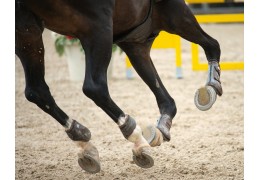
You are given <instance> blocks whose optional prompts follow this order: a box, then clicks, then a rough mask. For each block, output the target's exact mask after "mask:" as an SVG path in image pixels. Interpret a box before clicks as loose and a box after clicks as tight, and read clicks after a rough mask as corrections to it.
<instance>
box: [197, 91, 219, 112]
mask: <svg viewBox="0 0 260 180" xmlns="http://www.w3.org/2000/svg"><path fill="white" fill-rule="evenodd" d="M216 99H217V93H216V91H215V90H214V89H213V87H211V86H206V87H202V88H200V89H198V90H197V91H196V93H195V97H194V103H195V105H196V107H197V108H198V109H199V110H201V111H206V110H209V109H210V108H211V107H212V105H213V104H214V103H215V101H216Z"/></svg>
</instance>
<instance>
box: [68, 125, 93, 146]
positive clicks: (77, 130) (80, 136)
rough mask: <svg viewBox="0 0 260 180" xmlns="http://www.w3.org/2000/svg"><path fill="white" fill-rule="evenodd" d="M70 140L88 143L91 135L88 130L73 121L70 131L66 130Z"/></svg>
mask: <svg viewBox="0 0 260 180" xmlns="http://www.w3.org/2000/svg"><path fill="white" fill-rule="evenodd" d="M65 132H66V133H67V134H68V136H69V138H70V139H71V140H73V141H84V142H88V141H89V140H90V138H91V133H90V131H89V129H88V128H86V127H85V126H83V125H82V124H80V123H78V122H77V121H75V120H73V122H72V123H71V126H70V128H69V129H68V130H65Z"/></svg>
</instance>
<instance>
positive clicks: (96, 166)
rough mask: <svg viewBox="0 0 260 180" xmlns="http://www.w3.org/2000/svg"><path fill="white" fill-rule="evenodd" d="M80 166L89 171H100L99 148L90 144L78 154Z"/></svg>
mask: <svg viewBox="0 0 260 180" xmlns="http://www.w3.org/2000/svg"><path fill="white" fill-rule="evenodd" d="M78 163H79V166H80V167H81V168H82V169H83V170H85V171H86V172H88V173H92V174H94V173H98V172H100V170H101V166H100V161H99V154H98V151H97V149H96V148H95V147H94V146H92V145H90V146H88V147H86V148H85V149H84V150H83V152H81V153H79V154H78Z"/></svg>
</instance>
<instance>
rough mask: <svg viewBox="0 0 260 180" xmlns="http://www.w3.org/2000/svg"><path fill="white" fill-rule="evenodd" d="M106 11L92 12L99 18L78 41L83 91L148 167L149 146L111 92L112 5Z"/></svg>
mask: <svg viewBox="0 0 260 180" xmlns="http://www.w3.org/2000/svg"><path fill="white" fill-rule="evenodd" d="M104 9H108V11H107V13H106V14H105V13H104V14H102V13H98V12H92V13H93V14H95V13H97V16H96V17H99V19H98V20H96V21H93V22H92V23H90V24H92V25H93V27H91V28H89V31H87V32H86V34H84V35H83V36H82V37H80V38H79V39H80V40H81V44H82V46H83V49H84V51H85V55H86V72H85V80H84V84H83V92H84V94H85V95H86V96H87V97H89V98H90V99H92V100H93V101H94V102H95V104H96V105H97V106H99V107H100V108H101V109H102V110H103V111H104V112H106V113H107V115H108V116H110V117H111V118H112V119H113V120H114V122H115V123H117V125H118V126H119V128H120V130H121V132H122V134H123V136H124V137H125V138H126V139H127V140H128V141H130V142H133V143H134V147H133V154H134V157H133V158H134V161H135V162H136V164H137V165H138V166H140V167H142V168H149V167H152V166H153V164H154V162H153V159H152V157H151V156H150V152H149V148H150V146H149V144H148V143H147V141H146V140H145V138H144V137H143V136H142V131H141V129H140V127H139V126H138V125H137V124H136V121H135V120H134V119H133V118H132V117H130V116H129V115H127V114H125V113H124V112H123V111H122V110H121V109H120V108H119V107H118V106H117V105H116V104H115V102H114V101H113V100H112V99H111V97H110V94H109V91H108V86H107V68H108V65H109V61H110V58H111V53H112V44H113V32H112V29H113V28H112V12H110V10H109V6H106V7H104ZM111 9H112V8H111ZM109 15H110V16H109Z"/></svg>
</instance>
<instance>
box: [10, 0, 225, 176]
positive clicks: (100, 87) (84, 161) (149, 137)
mask: <svg viewBox="0 0 260 180" xmlns="http://www.w3.org/2000/svg"><path fill="white" fill-rule="evenodd" d="M44 28H48V29H50V30H52V31H55V32H57V33H60V34H64V35H70V36H74V37H77V38H78V39H79V40H80V42H81V44H82V46H83V49H84V51H85V57H86V71H85V79H84V84H83V88H82V89H83V92H84V94H85V95H86V96H87V97H89V98H90V99H92V100H93V101H94V102H95V103H96V105H97V106H99V107H100V108H102V109H103V110H104V111H105V112H106V113H107V114H108V116H110V117H111V118H112V119H113V120H114V122H115V123H117V124H118V126H119V128H120V130H121V132H122V134H123V135H124V137H125V138H126V139H127V140H129V141H131V142H133V143H134V148H133V159H134V161H135V163H136V164H137V165H138V166H140V167H143V168H149V167H151V166H153V164H154V162H153V158H152V156H151V152H150V151H149V150H150V147H151V146H159V145H160V144H161V143H162V142H163V141H170V139H171V137H170V128H171V125H172V119H173V118H174V116H175V114H176V112H177V109H176V105H175V102H174V100H173V98H172V97H171V96H170V95H169V93H168V92H167V90H166V89H165V87H164V85H163V84H162V82H161V80H160V77H159V75H158V74H157V72H156V69H155V67H154V65H153V63H152V60H151V58H150V50H151V46H152V43H153V41H154V39H155V38H156V36H157V35H158V34H159V32H160V31H161V30H164V31H167V32H169V33H172V34H177V35H179V36H181V37H182V38H184V39H186V40H188V41H191V42H194V43H196V44H199V45H200V46H201V47H202V48H203V49H204V51H205V54H206V57H207V60H208V64H209V70H208V72H209V74H208V79H207V81H206V86H205V87H204V88H201V89H199V90H198V91H197V92H196V95H195V104H196V105H197V107H198V108H199V109H201V110H207V109H209V108H210V107H211V106H212V104H213V103H214V102H215V100H216V94H218V95H219V96H221V95H222V87H221V83H220V67H219V60H220V46H219V43H218V42H217V41H216V40H215V39H213V38H212V37H210V36H209V35H208V34H207V33H205V32H204V31H203V30H202V28H201V27H200V26H199V24H198V22H197V21H196V19H195V17H194V15H193V14H192V12H191V10H190V9H189V8H188V6H187V5H186V3H185V2H184V0H99V1H93V0H41V1H40V0H15V38H16V39H15V41H16V42H15V52H16V54H17V56H18V57H19V58H20V60H21V63H22V65H23V68H24V73H25V79H26V87H25V97H26V98H27V99H28V100H29V101H31V102H33V103H35V104H36V105H37V106H38V107H40V108H41V109H42V110H43V111H45V112H46V113H48V114H49V115H51V116H52V117H53V118H54V119H56V120H57V121H58V122H59V123H60V124H61V125H62V126H63V127H64V128H65V131H66V133H67V135H68V136H69V138H70V139H72V140H73V141H76V142H77V144H78V145H80V146H81V147H82V152H81V153H79V159H78V162H79V165H80V166H81V168H83V169H84V170H86V171H88V172H90V173H96V172H99V171H100V162H99V155H98V151H97V149H96V148H95V146H94V145H92V144H91V143H90V139H91V133H90V131H89V129H88V128H86V127H85V126H83V125H82V124H80V123H78V122H77V121H76V120H72V119H71V118H70V117H69V116H68V115H67V114H66V113H65V112H63V111H62V110H61V109H60V108H59V106H58V105H57V104H56V103H55V100H54V98H53V97H52V95H51V92H50V91H49V87H48V85H47V84H46V82H45V79H44V75H45V71H44V45H43V41H42V32H43V30H44ZM113 43H115V44H117V45H118V46H119V47H121V48H122V49H123V50H124V52H125V53H126V54H127V55H128V57H129V58H130V61H131V63H132V65H133V67H134V68H135V70H136V71H137V73H138V74H139V75H140V77H141V78H142V79H143V81H144V82H145V83H146V84H147V85H148V86H149V88H150V89H151V91H152V92H153V93H154V95H155V98H156V100H157V104H158V107H159V111H160V114H161V116H160V119H159V120H158V122H157V125H156V127H153V126H149V127H147V128H146V129H143V130H141V129H140V127H139V126H138V125H137V124H136V122H135V120H134V119H133V118H132V117H131V116H129V115H127V114H125V113H124V111H123V110H121V109H120V108H119V107H118V106H117V105H116V103H115V102H114V101H113V100H112V99H111V97H110V95H109V91H108V86H107V68H108V64H109V62H110V58H111V51H112V44H113Z"/></svg>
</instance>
